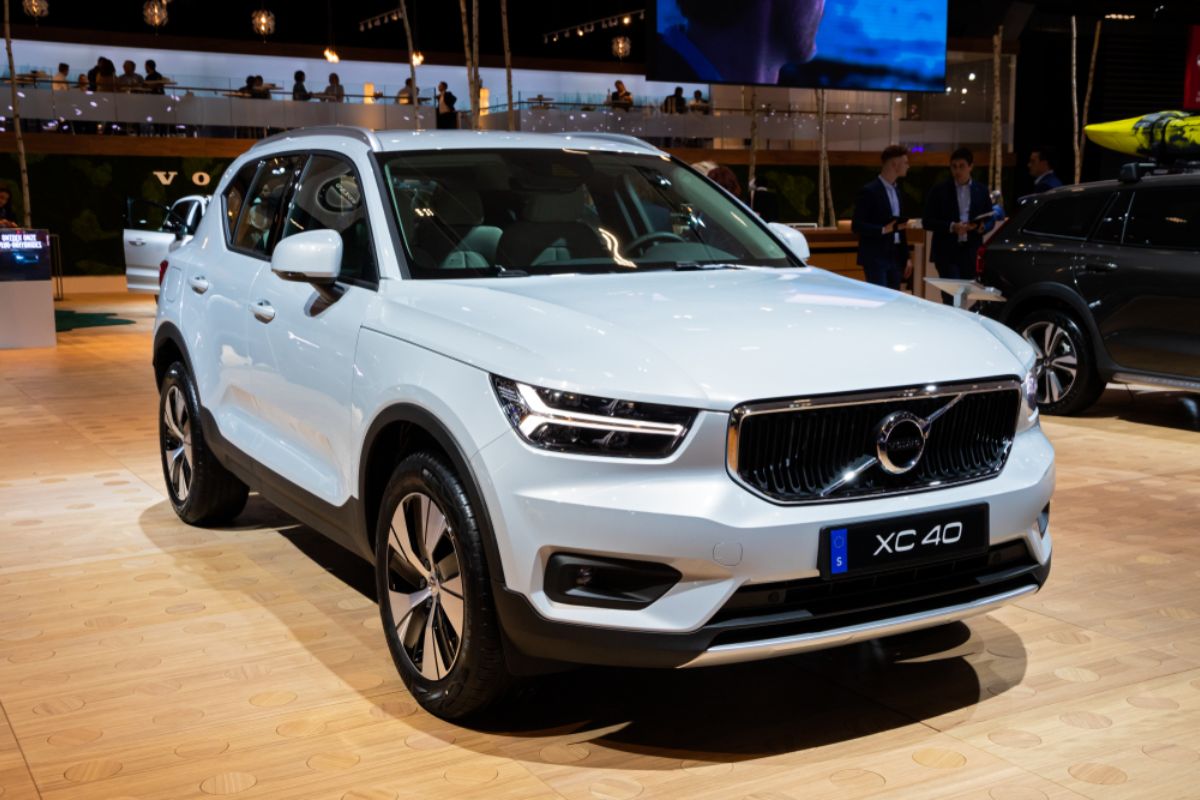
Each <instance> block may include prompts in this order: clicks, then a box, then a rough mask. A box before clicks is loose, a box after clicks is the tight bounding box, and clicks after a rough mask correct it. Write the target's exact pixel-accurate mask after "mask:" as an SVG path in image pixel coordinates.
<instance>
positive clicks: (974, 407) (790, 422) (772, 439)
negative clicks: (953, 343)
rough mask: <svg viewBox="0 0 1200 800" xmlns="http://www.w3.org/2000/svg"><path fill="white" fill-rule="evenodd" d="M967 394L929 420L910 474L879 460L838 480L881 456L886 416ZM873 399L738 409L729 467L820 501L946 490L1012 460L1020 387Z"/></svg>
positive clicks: (922, 413)
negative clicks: (879, 445) (878, 443)
mask: <svg viewBox="0 0 1200 800" xmlns="http://www.w3.org/2000/svg"><path fill="white" fill-rule="evenodd" d="M960 394H961V395H962V397H961V399H960V400H959V401H958V402H957V403H956V404H955V405H954V406H953V407H952V408H950V409H949V410H948V411H946V412H945V414H943V415H942V416H941V417H940V418H938V419H936V420H935V421H934V422H933V423H932V424H931V426H930V428H929V433H928V439H927V441H926V443H925V450H924V453H923V454H922V456H921V458H920V460H919V461H918V462H917V465H916V466H915V467H913V468H912V469H911V470H910V471H909V472H906V473H904V474H902V475H893V474H891V473H889V472H887V471H885V470H884V469H883V468H882V466H881V465H880V464H878V463H876V464H874V465H873V466H870V467H869V468H867V469H865V470H864V471H862V472H861V473H860V474H858V475H857V476H856V477H855V478H854V479H853V480H849V481H847V482H846V483H844V484H843V485H841V486H839V487H836V488H833V489H832V490H831V487H832V486H834V485H835V484H836V483H837V482H838V481H839V480H840V479H843V478H844V476H845V474H846V473H847V471H848V470H852V469H854V467H855V466H856V465H859V464H861V463H863V461H864V459H867V458H870V457H873V456H875V455H876V442H875V439H876V431H877V427H878V425H879V424H880V422H881V421H882V420H883V419H884V418H885V417H886V416H888V415H889V414H891V413H893V412H896V411H906V412H909V413H911V414H915V415H916V416H917V417H920V418H922V419H926V418H928V417H929V416H930V415H932V414H934V413H935V412H937V411H938V410H939V409H941V408H943V407H944V406H946V405H947V404H948V403H950V402H951V401H952V400H954V398H955V397H956V396H958V395H960ZM867 398H868V399H861V398H858V399H856V398H855V397H848V398H837V399H836V400H824V399H821V398H816V399H814V400H807V401H795V402H793V403H764V404H751V405H747V406H742V407H740V408H739V409H735V411H734V414H733V416H732V417H731V422H730V424H731V428H730V437H729V464H730V471H731V472H732V473H733V474H734V475H735V476H736V477H737V478H738V479H739V480H740V481H741V482H742V483H743V484H744V485H745V486H747V487H748V488H750V489H751V490H752V491H754V492H756V493H758V494H761V495H762V496H764V497H766V498H768V499H770V500H774V501H777V502H781V503H815V502H831V501H837V500H847V499H853V498H861V497H875V496H880V495H887V494H898V493H904V492H913V491H921V490H925V489H933V488H941V487H943V486H950V485H954V484H959V483H968V482H971V481H978V480H983V479H985V478H991V477H993V476H995V475H998V474H999V473H1000V471H1001V470H1002V469H1003V468H1004V463H1005V461H1006V460H1007V458H1008V451H1009V448H1010V447H1011V446H1012V440H1013V436H1014V434H1015V432H1016V424H1017V409H1018V406H1019V404H1020V389H1019V388H1018V386H1017V384H1016V383H1015V381H1011V380H1000V381H989V382H987V383H976V384H971V385H964V386H960V387H954V386H941V387H937V389H936V390H930V391H929V392H926V390H923V389H912V390H901V391H897V392H895V393H891V394H890V396H880V395H879V394H878V393H876V394H873V395H870V396H867Z"/></svg>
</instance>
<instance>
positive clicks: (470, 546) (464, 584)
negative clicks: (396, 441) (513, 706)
mask: <svg viewBox="0 0 1200 800" xmlns="http://www.w3.org/2000/svg"><path fill="white" fill-rule="evenodd" d="M477 519H478V517H477V514H476V511H475V509H474V508H473V507H472V505H471V500H470V498H469V497H468V496H467V493H466V490H465V489H464V488H463V485H462V482H461V481H460V480H459V478H458V476H457V475H455V473H454V471H453V470H452V469H450V467H448V466H447V465H446V463H445V462H444V461H443V460H442V459H441V458H439V457H437V456H434V455H431V454H429V453H414V454H412V455H409V456H407V457H406V458H404V460H403V461H401V462H400V464H399V465H397V466H396V468H395V470H394V471H393V472H392V475H391V478H390V479H389V480H388V483H387V487H386V488H385V490H384V494H383V502H382V503H381V505H380V511H379V520H378V522H377V524H376V528H375V578H376V588H377V591H378V597H379V613H380V616H381V618H382V620H383V632H384V636H385V637H386V638H387V644H388V649H389V650H390V651H391V654H392V660H393V661H395V663H396V669H397V670H398V671H399V673H400V677H401V678H403V679H404V683H405V685H407V686H408V689H409V691H410V692H411V693H412V695H413V697H414V698H416V700H417V702H418V703H420V704H421V707H422V708H424V709H425V710H426V711H428V712H429V713H431V714H434V715H435V716H438V717H442V718H443V719H448V720H460V719H464V718H467V717H472V716H476V715H478V714H480V713H482V712H483V711H485V710H486V709H487V708H488V707H489V706H491V705H492V704H493V703H495V702H496V701H497V700H499V699H500V698H501V697H503V696H504V694H505V693H506V692H507V690H508V687H509V685H510V684H511V677H510V675H509V673H508V670H507V667H506V664H505V661H504V652H503V649H502V644H501V635H500V628H499V622H498V621H497V618H496V611H495V605H494V603H493V600H492V591H491V580H490V578H489V576H488V570H487V560H486V557H485V555H484V549H483V541H482V538H481V535H480V532H479V525H478V521H477ZM430 549H431V550H432V557H430V556H429V555H428V551H429V550H430Z"/></svg>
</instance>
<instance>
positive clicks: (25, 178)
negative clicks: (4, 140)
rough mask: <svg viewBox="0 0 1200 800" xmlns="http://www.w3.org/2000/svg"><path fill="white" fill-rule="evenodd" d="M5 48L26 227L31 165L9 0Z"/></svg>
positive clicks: (28, 223) (29, 223)
mask: <svg viewBox="0 0 1200 800" xmlns="http://www.w3.org/2000/svg"><path fill="white" fill-rule="evenodd" d="M4 49H5V50H6V51H7V52H8V86H9V88H10V89H11V90H12V124H13V131H14V132H15V133H16V137H17V165H18V167H19V168H20V170H21V199H22V200H24V206H25V216H24V224H25V227H26V228H32V227H33V213H32V212H31V211H30V204H29V166H28V164H26V162H25V139H24V137H23V136H22V135H21V105H20V103H19V102H18V100H19V98H18V94H17V70H16V67H14V66H13V53H12V25H11V24H10V20H9V11H8V0H4Z"/></svg>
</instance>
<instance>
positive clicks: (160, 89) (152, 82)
mask: <svg viewBox="0 0 1200 800" xmlns="http://www.w3.org/2000/svg"><path fill="white" fill-rule="evenodd" d="M166 83H167V79H166V78H164V77H163V76H162V74H160V73H159V71H158V64H156V63H155V62H154V59H153V58H148V59H146V80H145V84H146V91H147V92H149V93H150V94H165V93H166V88H165V86H166Z"/></svg>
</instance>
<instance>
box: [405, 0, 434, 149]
mask: <svg viewBox="0 0 1200 800" xmlns="http://www.w3.org/2000/svg"><path fill="white" fill-rule="evenodd" d="M401 8H402V9H404V13H403V14H402V15H401V16H402V17H403V19H404V38H405V39H407V40H408V70H409V74H410V75H412V97H410V98H409V100H410V102H411V103H412V108H413V127H414V128H415V129H416V130H421V103H420V98H419V97H418V95H420V92H419V91H418V90H417V63H416V62H415V61H413V54H414V53H416V52H417V51H416V50H415V49H414V47H413V34H412V23H411V22H410V21H409V19H408V2H407V0H404V2H402V3H401ZM435 113H436V109H435Z"/></svg>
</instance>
